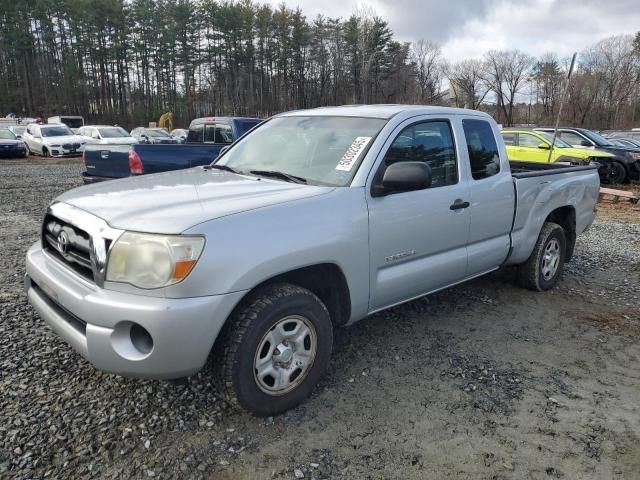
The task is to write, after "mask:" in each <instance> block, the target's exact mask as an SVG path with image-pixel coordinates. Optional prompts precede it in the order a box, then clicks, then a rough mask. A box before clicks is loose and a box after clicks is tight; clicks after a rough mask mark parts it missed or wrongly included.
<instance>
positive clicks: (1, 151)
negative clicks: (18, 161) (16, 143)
mask: <svg viewBox="0 0 640 480" xmlns="http://www.w3.org/2000/svg"><path fill="white" fill-rule="evenodd" d="M26 156H27V149H26V148H8V147H4V148H0V157H3V158H16V157H26Z"/></svg>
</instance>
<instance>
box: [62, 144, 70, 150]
mask: <svg viewBox="0 0 640 480" xmlns="http://www.w3.org/2000/svg"><path fill="white" fill-rule="evenodd" d="M62 148H64V149H66V150H69V149H70V148H71V144H70V143H65V144H64V145H62Z"/></svg>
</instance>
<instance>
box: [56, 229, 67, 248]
mask: <svg viewBox="0 0 640 480" xmlns="http://www.w3.org/2000/svg"><path fill="white" fill-rule="evenodd" d="M57 242H58V251H59V252H60V253H62V254H65V253H67V250H68V249H69V236H68V235H67V233H66V232H65V231H62V232H60V233H59V234H58V239H57Z"/></svg>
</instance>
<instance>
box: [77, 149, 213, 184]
mask: <svg viewBox="0 0 640 480" xmlns="http://www.w3.org/2000/svg"><path fill="white" fill-rule="evenodd" d="M221 148H222V145H217V144H208V143H184V144H175V145H172V144H158V145H153V144H143V143H136V144H134V145H87V147H86V148H85V153H84V159H85V165H86V168H87V171H86V173H85V174H83V179H84V181H85V183H92V182H96V181H101V180H109V179H113V178H123V177H129V176H131V172H130V169H129V152H130V151H133V152H135V153H136V154H137V155H138V157H139V158H140V160H141V162H142V166H143V171H144V173H145V174H148V173H159V172H167V171H171V170H181V169H184V168H190V167H197V166H200V165H208V164H210V163H211V162H212V161H213V160H215V158H216V157H217V156H218V154H219V153H220V150H221Z"/></svg>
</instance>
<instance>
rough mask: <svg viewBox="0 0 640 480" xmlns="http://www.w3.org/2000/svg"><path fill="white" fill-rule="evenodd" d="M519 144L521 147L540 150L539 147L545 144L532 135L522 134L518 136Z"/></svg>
mask: <svg viewBox="0 0 640 480" xmlns="http://www.w3.org/2000/svg"><path fill="white" fill-rule="evenodd" d="M518 143H519V144H520V146H521V147H529V148H538V145H540V144H541V143H544V142H543V141H542V140H540V139H539V138H538V137H536V136H535V135H531V134H530V133H521V134H520V135H519V136H518Z"/></svg>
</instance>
